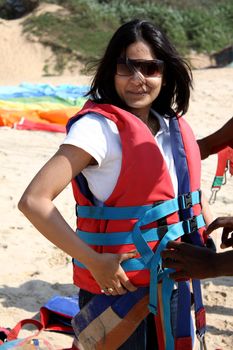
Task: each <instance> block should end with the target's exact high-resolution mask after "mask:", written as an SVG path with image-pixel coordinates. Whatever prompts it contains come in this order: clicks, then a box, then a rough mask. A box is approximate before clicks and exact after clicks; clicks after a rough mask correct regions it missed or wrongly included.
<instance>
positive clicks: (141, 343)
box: [79, 289, 158, 350]
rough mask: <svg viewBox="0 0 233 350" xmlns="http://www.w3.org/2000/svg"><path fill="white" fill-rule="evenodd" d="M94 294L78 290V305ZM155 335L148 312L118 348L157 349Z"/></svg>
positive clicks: (88, 299)
mask: <svg viewBox="0 0 233 350" xmlns="http://www.w3.org/2000/svg"><path fill="white" fill-rule="evenodd" d="M94 296H95V295H94V294H92V293H89V292H87V291H85V290H83V289H80V291H79V306H80V309H82V307H84V306H85V305H86V304H87V303H88V302H89V301H90V300H91V299H92V298H93V297H94ZM157 349H158V345H157V336H156V329H155V322H154V316H153V315H152V314H149V315H148V316H147V318H146V319H145V320H143V321H142V322H141V324H140V325H139V326H138V328H137V329H136V330H135V332H134V333H133V334H132V335H131V336H130V337H129V338H128V339H127V340H126V342H125V343H124V344H123V345H121V346H120V347H119V348H118V350H157Z"/></svg>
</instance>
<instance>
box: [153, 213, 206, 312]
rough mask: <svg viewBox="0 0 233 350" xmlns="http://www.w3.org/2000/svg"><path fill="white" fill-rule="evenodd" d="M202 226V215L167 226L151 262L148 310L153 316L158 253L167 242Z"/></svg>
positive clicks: (159, 262)
mask: <svg viewBox="0 0 233 350" xmlns="http://www.w3.org/2000/svg"><path fill="white" fill-rule="evenodd" d="M203 226H205V221H204V218H203V216H202V214H200V215H198V216H194V217H192V218H190V219H188V220H185V221H181V222H178V223H177V224H174V225H169V226H168V232H167V233H166V235H165V236H164V237H163V238H162V240H161V241H160V243H159V245H158V246H157V249H156V251H155V253H154V256H153V258H152V261H151V268H150V304H149V310H150V311H151V312H152V313H153V314H156V313H157V284H158V268H159V267H160V266H161V255H160V253H161V252H162V251H163V250H164V249H165V248H166V246H167V243H168V241H174V240H176V239H177V238H179V237H181V236H183V235H184V234H185V233H188V234H190V233H192V232H194V231H196V230H197V229H199V228H201V227H203Z"/></svg>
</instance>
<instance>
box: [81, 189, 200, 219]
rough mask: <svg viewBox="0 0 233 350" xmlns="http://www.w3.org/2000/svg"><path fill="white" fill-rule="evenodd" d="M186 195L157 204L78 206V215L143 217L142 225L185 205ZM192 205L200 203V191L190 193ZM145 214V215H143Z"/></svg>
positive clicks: (109, 217) (124, 217) (100, 217)
mask: <svg viewBox="0 0 233 350" xmlns="http://www.w3.org/2000/svg"><path fill="white" fill-rule="evenodd" d="M184 196H185V195H180V196H179V197H177V198H174V199H170V200H167V201H165V202H163V203H161V204H159V205H157V206H154V205H144V206H140V207H139V206H134V207H95V206H93V207H91V206H77V216H78V217H82V218H90V219H102V220H124V219H138V218H141V226H143V225H147V224H148V223H150V222H153V221H157V220H159V219H161V218H163V217H166V216H168V215H169V214H172V213H174V212H176V211H177V210H179V208H180V206H181V204H182V205H183V206H184V207H185V200H184ZM190 197H191V203H192V205H195V204H198V203H200V194H199V191H194V192H192V193H190ZM142 216H143V217H142Z"/></svg>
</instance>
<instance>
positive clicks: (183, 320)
mask: <svg viewBox="0 0 233 350" xmlns="http://www.w3.org/2000/svg"><path fill="white" fill-rule="evenodd" d="M170 132H171V145H172V152H173V158H174V161H175V167H176V171H177V174H179V176H178V193H179V194H180V193H184V192H188V191H190V178H189V172H188V164H187V159H186V154H185V149H184V145H183V140H182V137H181V134H180V130H179V125H178V121H177V119H175V118H172V119H171V120H170ZM192 214H193V213H192V209H191V208H190V209H187V210H184V211H182V213H181V215H182V216H181V217H180V219H181V220H183V219H187V217H190V216H192ZM190 237H191V240H192V242H193V244H196V245H199V246H200V245H203V244H202V241H201V238H200V235H199V233H198V231H197V230H195V231H194V232H193V233H192V234H191V235H190ZM193 289H194V295H195V294H197V295H198V297H197V302H198V304H199V305H198V308H200V307H201V306H202V307H203V305H202V297H201V288H200V281H197V283H196V284H195V285H194V288H193ZM178 291H179V294H178V314H177V328H176V349H178V347H177V344H178V342H179V341H180V342H181V341H182V339H183V340H184V339H186V340H188V339H189V338H190V335H191V325H190V304H191V303H190V290H189V282H179V284H178ZM186 345H187V348H186V349H187V350H189V349H192V345H189V346H188V344H186ZM181 349H182V346H181Z"/></svg>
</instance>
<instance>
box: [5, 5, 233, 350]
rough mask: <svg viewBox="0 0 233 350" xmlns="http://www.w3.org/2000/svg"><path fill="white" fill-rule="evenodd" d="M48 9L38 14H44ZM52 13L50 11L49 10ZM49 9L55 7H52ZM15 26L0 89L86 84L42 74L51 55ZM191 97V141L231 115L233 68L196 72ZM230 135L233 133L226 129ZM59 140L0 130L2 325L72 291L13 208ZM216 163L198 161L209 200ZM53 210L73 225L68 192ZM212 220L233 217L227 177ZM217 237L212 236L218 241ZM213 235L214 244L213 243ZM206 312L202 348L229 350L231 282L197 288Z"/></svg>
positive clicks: (77, 77)
mask: <svg viewBox="0 0 233 350" xmlns="http://www.w3.org/2000/svg"><path fill="white" fill-rule="evenodd" d="M45 9H46V6H43V7H42V8H40V11H42V10H45ZM49 9H50V10H51V7H50V8H49ZM52 10H57V8H55V7H52ZM21 21H22V20H16V21H8V22H7V21H3V20H0V33H1V34H0V48H1V50H0V62H1V64H0V85H1V86H5V85H17V84H19V83H21V82H33V83H39V82H44V83H50V84H55V85H59V84H61V83H68V84H69V83H71V84H88V83H89V81H90V78H88V77H86V76H82V75H81V74H80V73H79V72H78V71H77V72H76V73H75V74H74V73H72V74H71V73H68V72H66V74H64V75H62V76H52V77H46V76H43V65H44V62H45V59H46V58H48V57H49V55H51V52H50V50H49V49H45V48H43V47H42V46H41V45H40V44H39V43H33V44H32V43H29V42H28V41H27V40H26V39H25V37H24V36H23V35H22V31H21ZM193 74H194V91H193V93H192V98H191V103H190V109H189V112H188V114H187V119H188V121H189V122H190V124H191V125H192V127H193V130H194V133H195V135H196V137H197V138H199V137H203V136H205V135H208V134H209V133H211V132H212V131H215V130H216V129H217V128H218V127H220V126H221V125H222V124H223V123H224V122H226V121H227V120H228V119H229V118H230V117H231V116H232V100H233V69H232V68H221V69H200V70H194V71H193ZM232 132H233V131H232ZM63 138H64V135H63V134H59V133H58V134H56V133H48V132H31V131H17V130H13V129H7V128H0V140H1V148H0V213H1V228H0V266H1V279H0V326H5V327H6V326H8V327H13V326H14V325H15V324H16V323H17V322H18V321H19V320H21V319H23V318H30V317H33V316H34V315H35V314H37V313H38V311H39V309H40V307H41V306H42V305H43V304H44V303H46V301H47V300H48V299H49V298H51V297H52V296H53V295H72V294H75V293H77V290H76V288H75V287H74V286H73V285H72V266H71V258H70V257H68V256H66V254H64V253H63V252H61V251H60V250H59V249H57V248H56V247H54V246H53V245H52V244H51V243H50V242H48V241H47V240H46V239H45V238H44V237H43V236H42V235H41V234H40V233H38V232H37V231H36V230H35V229H34V228H33V226H32V225H31V224H30V223H29V222H28V221H27V220H26V218H24V216H23V215H22V214H21V213H20V212H19V211H18V209H17V203H18V200H19V198H20V196H21V195H22V193H23V191H24V189H25V188H26V186H27V184H28V183H29V181H30V180H31V179H32V177H33V176H34V175H35V173H36V172H37V171H38V170H39V169H40V167H41V166H42V165H43V164H44V163H45V162H46V160H47V159H49V158H50V156H51V155H52V154H53V153H54V152H55V151H56V150H57V148H58V146H59V144H60V143H61V142H62V140H63ZM216 165H217V157H216V155H214V156H211V157H209V158H208V159H207V160H205V161H203V162H202V188H203V191H204V192H205V194H206V196H207V197H208V198H209V196H210V194H211V191H210V188H211V184H212V181H213V177H214V174H215V170H216ZM55 202H56V205H57V207H58V208H59V209H60V211H61V212H62V214H63V215H64V217H65V218H66V220H67V221H68V222H69V223H70V224H71V225H72V227H75V212H74V201H73V198H72V195H71V188H70V186H68V187H67V188H66V189H65V191H64V192H63V193H62V194H61V195H60V196H59V197H58V198H57V199H56V201H55ZM211 210H212V213H213V217H214V218H215V217H217V216H223V215H233V179H232V178H230V176H229V174H228V175H227V184H226V185H225V186H223V187H222V189H221V191H220V192H219V193H218V196H217V200H216V202H215V203H214V204H213V205H212V206H211ZM220 233H221V231H219V232H218V234H219V237H220ZM219 237H217V239H216V241H217V244H219V239H220V238H219ZM202 285H203V295H204V302H205V305H206V311H207V335H206V338H207V345H208V350H212V349H214V350H215V349H224V350H232V349H233V278H232V277H222V278H216V279H208V280H204V281H203V282H202ZM45 337H46V338H47V339H48V340H50V341H51V342H52V344H53V345H54V346H55V348H56V349H59V348H60V349H61V348H62V347H69V346H70V345H71V342H72V339H71V337H70V336H67V335H61V334H57V333H48V332H47V333H46V334H45Z"/></svg>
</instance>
